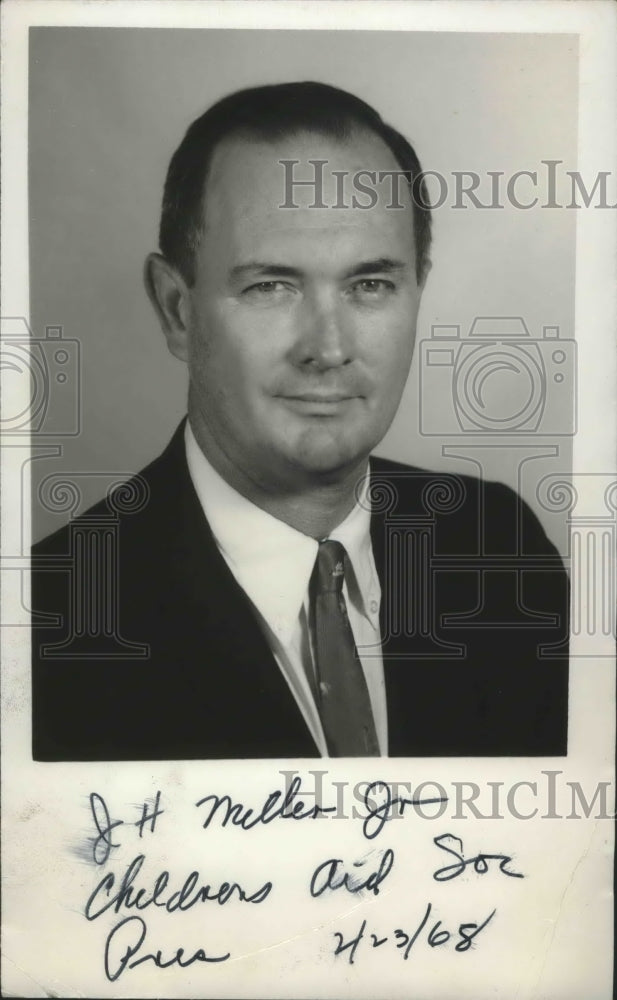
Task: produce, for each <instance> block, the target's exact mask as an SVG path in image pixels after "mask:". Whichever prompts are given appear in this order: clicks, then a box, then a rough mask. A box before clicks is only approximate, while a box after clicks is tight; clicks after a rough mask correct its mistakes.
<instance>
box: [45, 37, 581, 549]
mask: <svg viewBox="0 0 617 1000" xmlns="http://www.w3.org/2000/svg"><path fill="white" fill-rule="evenodd" d="M301 79H315V80H321V81H324V82H327V83H331V84H334V85H337V86H341V87H343V88H346V89H349V90H352V91H353V92H355V93H356V94H358V95H359V96H360V97H362V98H364V99H365V100H367V101H369V102H370V103H372V104H373V105H374V106H375V107H376V108H377V109H378V110H379V111H380V112H381V113H382V114H383V116H384V117H385V118H386V120H388V121H390V122H391V123H392V124H393V125H394V126H395V127H396V128H398V129H400V130H401V131H403V132H404V133H405V134H406V135H407V136H408V137H409V138H410V139H411V141H412V142H413V143H414V145H415V147H416V149H417V151H418V154H419V156H420V159H421V162H422V165H423V167H424V169H425V170H431V171H435V172H436V173H439V174H441V175H442V176H443V177H445V178H446V183H447V185H448V196H447V199H446V203H445V204H444V206H443V207H441V208H439V209H437V210H436V211H435V219H434V249H433V269H432V272H431V274H430V276H429V280H428V284H427V287H426V290H425V294H424V299H423V303H422V307H421V311H420V319H419V326H418V346H417V349H416V356H415V359H414V365H413V369H412V373H411V376H410V379H409V383H408V387H407V390H406V393H405V396H404V399H403V404H402V407H401V410H400V413H399V415H398V417H397V419H396V421H395V424H394V425H393V427H392V429H391V431H390V432H389V434H388V436H387V438H386V439H385V441H384V442H383V444H382V446H381V448H380V449H379V450H380V452H381V454H384V455H386V456H388V457H390V458H395V459H398V460H400V461H404V462H409V463H412V464H418V465H424V466H428V467H431V468H435V469H448V470H452V471H455V472H456V471H461V472H469V473H472V474H474V473H477V472H478V470H479V469H480V468H481V469H482V471H483V473H484V474H485V475H486V476H487V477H489V478H493V479H498V480H501V481H503V482H506V483H508V484H510V485H512V486H515V487H518V488H519V489H520V490H521V491H522V493H523V495H524V496H525V497H526V499H527V500H528V501H529V502H530V503H531V504H532V506H533V507H534V509H535V510H536V511H537V512H538V514H539V515H540V517H541V519H542V520H543V522H544V524H545V525H546V528H547V531H548V532H549V534H550V535H551V537H552V538H553V539H554V540H555V541H556V543H557V544H558V545H559V547H560V548H561V549H562V551H565V547H566V536H565V518H564V515H563V514H555V513H547V511H546V510H545V509H544V508H543V506H542V504H541V502H540V501H539V500H538V496H537V487H538V483H540V481H541V480H542V479H544V478H545V477H546V476H548V475H554V474H559V473H560V472H562V471H566V472H567V470H568V469H569V468H570V462H571V443H572V439H571V437H570V436H568V434H567V433H565V432H567V430H568V428H569V426H570V423H571V412H570V411H571V409H572V407H573V405H574V393H573V389H572V377H573V376H572V371H573V363H574V360H573V355H572V349H571V345H570V344H569V341H571V339H572V338H573V335H574V332H573V322H574V284H575V234H576V211H574V210H571V209H570V210H568V209H566V208H552V209H551V208H542V207H541V205H542V203H543V202H544V201H545V200H546V197H545V191H546V185H544V187H542V188H541V183H540V181H539V182H538V190H537V191H536V192H534V190H533V186H532V184H531V182H530V181H528V179H527V180H526V179H525V178H523V179H522V180H521V181H520V184H519V186H518V187H517V188H516V193H517V196H518V198H519V200H520V201H521V202H523V201H528V200H531V198H532V197H533V196H534V193H536V194H539V195H540V198H539V202H538V206H537V207H535V208H531V209H521V208H516V207H514V206H512V205H508V204H506V206H505V207H504V208H491V209H480V208H477V207H474V206H473V205H470V204H469V200H465V199H464V204H465V207H458V208H457V207H455V205H456V198H455V179H454V177H453V171H475V172H477V173H478V174H479V175H480V176H481V177H482V185H481V188H479V189H478V196H479V197H480V199H481V200H482V201H483V202H487V201H489V202H490V197H489V196H488V194H487V192H489V188H488V172H489V171H492V172H499V171H503V172H504V175H505V179H507V178H509V177H511V175H512V174H513V173H514V172H515V171H519V170H521V171H522V170H529V171H537V172H538V176H539V177H540V178H541V177H542V176H543V171H545V170H546V168H545V167H543V165H542V160H548V159H550V160H557V161H562V162H563V169H564V170H565V169H571V170H574V169H575V168H576V142H577V134H576V121H577V50H576V39H575V38H574V37H573V36H569V35H561V36H559V35H553V36H549V35H539V34H538V35H534V34H518V35H517V34H514V35H512V34H509V35H506V34H500V35H495V34H458V33H409V32H400V33H391V32H366V31H328V32H319V31H288V30H286V31H261V30H255V31H244V30H243V31H236V30H224V31H223V30H190V31H188V30H167V29H165V30H162V29H152V30H144V29H123V28H118V29H108V28H34V29H31V38H30V107H29V158H30V177H29V197H30V288H31V317H30V320H31V327H32V331H33V335H34V336H35V338H37V339H38V340H41V341H45V340H46V343H45V344H44V345H43V347H42V348H41V350H42V352H43V353H44V354H45V353H46V357H48V359H52V354H51V353H50V351H52V350H53V351H54V352H55V353H54V354H53V357H54V358H55V357H56V355H57V350H56V347H57V345H51V346H50V341H51V340H57V339H58V337H59V336H60V334H61V336H62V339H63V340H66V341H67V349H66V352H65V354H66V357H65V354H62V355H61V359H64V360H63V365H64V368H66V369H67V370H68V369H70V371H69V378H68V380H65V381H64V383H63V385H62V391H63V392H64V393H65V395H64V397H63V399H64V402H62V403H58V406H65V407H66V393H67V392H68V393H71V392H75V393H77V392H79V397H78V398H77V397H76V402H75V407H76V409H75V411H74V412H75V414H77V410H79V419H78V418H77V416H75V417H74V419H73V418H68V417H66V415H65V416H64V417H61V418H60V417H59V418H58V420H59V423H58V437H57V443H60V444H61V447H62V452H61V455H60V456H59V457H51V456H48V457H45V456H43V455H42V456H41V457H39V458H36V459H34V460H33V461H32V463H31V468H32V478H33V495H34V498H35V502H34V520H33V534H34V537H35V538H40V537H42V536H44V535H46V534H47V533H49V532H50V531H52V530H54V529H55V528H56V527H59V526H60V525H61V524H62V523H64V521H66V520H67V518H68V516H69V514H68V510H67V505H66V504H65V505H64V507H63V505H62V504H59V505H58V504H56V505H55V509H54V510H50V509H49V507H54V504H53V503H49V501H48V500H46V502H45V503H44V504H43V503H40V502H39V500H38V499H37V496H38V490H39V487H40V484H41V483H42V482H43V481H45V480H47V486H46V488H47V490H48V493H49V486H50V481H49V476H50V475H53V476H54V478H55V480H56V481H58V480H59V479H61V478H62V477H63V476H64V478H65V479H66V478H69V479H70V478H71V474H73V477H74V481H76V482H78V484H79V489H80V490H81V493H82V502H81V506H80V510H84V509H85V507H86V506H87V505H89V504H90V503H92V502H94V501H95V500H97V499H98V498H99V497H100V496H101V495H103V494H104V492H105V489H106V487H107V485H108V483H109V482H110V481H111V480H112V479H113V478H114V476H115V475H116V474H117V477H122V476H125V475H128V474H130V473H132V472H135V471H138V470H139V469H140V468H141V467H143V465H145V464H146V463H147V462H148V461H149V460H151V459H152V458H154V457H155V456H156V455H157V454H158V453H159V452H160V451H161V450H162V448H163V446H164V445H165V444H166V443H167V441H168V439H169V438H170V436H171V434H172V432H173V430H174V428H175V426H176V424H177V423H178V421H179V420H180V419H181V417H182V415H183V413H184V408H185V407H184V400H185V387H186V373H185V369H184V366H183V365H181V364H180V363H179V362H177V361H176V360H175V359H173V358H172V357H171V356H170V355H169V354H168V353H167V350H166V347H165V344H164V342H163V337H162V334H161V333H160V331H159V328H158V324H157V322H156V320H155V317H154V314H153V313H152V311H151V308H150V305H149V303H148V301H147V299H146V296H145V293H144V291H143V288H142V277H141V275H142V265H143V259H144V257H145V254H146V253H147V252H148V251H149V250H151V249H156V245H157V223H158V215H159V208H160V200H161V192H162V186H163V181H164V177H165V171H166V167H167V164H168V161H169V158H170V155H171V153H172V152H173V150H174V148H175V147H176V145H177V143H178V142H179V140H180V138H181V136H182V135H183V133H184V131H185V129H186V127H187V126H188V124H189V123H190V122H191V121H192V120H193V118H195V117H196V116H197V115H199V114H200V113H201V112H202V111H203V110H204V109H205V108H206V107H207V106H208V105H209V104H211V103H212V102H213V101H215V100H217V99H218V98H220V97H222V96H223V95H225V94H227V93H229V92H231V91H233V90H236V89H239V88H241V87H246V86H251V85H257V84H263V83H274V82H279V81H283V80H301ZM433 180H434V179H433ZM526 185H527V186H526ZM559 185H561V180H559ZM540 188H541V190H540ZM431 190H432V192H433V194H434V195H437V194H439V193H440V188H439V187H435V184H434V183H433V185H432V187H431ZM567 190H568V191H569V187H568V188H567ZM504 200H505V199H504V197H503V195H502V197H501V201H502V202H503V201H504ZM558 200H559V194H558ZM567 200H568V198H567V196H566V195H564V201H567ZM562 203H563V202H562ZM478 316H479V317H520V318H522V319H523V321H524V323H525V324H526V326H527V329H528V331H529V342H530V344H531V345H532V349H531V353H532V355H533V357H532V361H531V362H530V363H527V362H525V359H524V358H523V366H522V368H521V366H520V365H519V366H518V370H517V363H516V357H517V356H516V352H517V351H519V357H522V355H520V350H521V348H520V345H519V347H516V345H515V346H514V348H512V346H510V347H509V348H506V364H505V365H503V364H502V365H501V368H502V371H501V375H500V378H501V382H497V383H496V382H495V380H494V377H493V376H490V377H488V378H486V379H483V378H482V377H480V376H481V373H478V372H476V375H478V374H479V377H478V378H475V379H474V377H473V374H474V373H473V372H470V371H469V370H467V372H466V376H465V377H466V379H467V381H466V382H465V381H464V379H463V381H461V382H460V384H456V385H455V384H454V383H455V381H456V378H457V377H458V375H457V373H456V366H457V365H459V367H460V366H461V365H463V362H464V361H466V357H465V355H464V352H465V351H469V347H467V346H465V345H466V344H468V343H469V340H468V339H466V338H468V337H469V332H470V328H471V326H472V323H473V321H474V319H475V318H476V317H478ZM492 322H493V321H492V320H491V321H490V322H489V323H488V325H487V323H486V322H483V323H481V324H480V326H479V327H478V326H476V332H479V333H483V334H484V336H485V337H486V335H487V332H488V334H489V335H490V334H491V329H490V328H491V323H492ZM517 324H518V321H516V322H514V324H513V321H512V320H509V321H508V323H506V324H505V326H504V324H503V322H501V321H500V322H498V323H495V324H494V334H493V338H494V339H493V343H494V344H495V343H497V345H499V343H500V342H501V341H500V338H501V337H502V335H503V336H504V343H505V341H506V340H507V337H508V336H509V337H510V338H512V335H513V332H514V340H515V341H516V338H517V336H518V335H517V333H516V329H514V331H513V329H512V328H513V325H514V327H516V328H517V329H518V328H520V324H518V325H517ZM448 327H454V328H456V327H459V328H460V337H459V338H458V339H460V341H461V342H460V343H458V339H457V336H456V329H448ZM506 327H508V331H506ZM545 327H548V328H550V329H549V330H548V332H547V331H544V328H545ZM49 328H51V329H49ZM435 328H437V329H435ZM556 328H558V330H557V332H558V334H559V338H560V339H562V340H564V342H565V350H564V351H563V352H562V353H563V355H564V358H561V362H560V363H561V364H562V370H565V369H567V370H565V376H563V377H561V381H560V383H559V382H558V381H557V380H556V379H555V378H554V367H555V366H554V361H553V359H554V357H555V350H554V348H555V345H554V343H553V342H552V340H554V338H555V336H556V335H557V333H556ZM46 331H47V333H46ZM504 331H506V332H505V333H504ZM422 340H424V341H435V342H437V341H439V344H437V346H438V347H439V348H440V350H439V351H438V352H437V354H435V352H434V351H433V352H432V351H431V349H430V347H431V345H430V344H428V345H427V344H425V345H424V346H422V343H421V341H422ZM519 340H520V337H519ZM509 343H510V344H511V340H510V342H509ZM493 350H497V351H498V353H499V346H497V348H495V347H493ZM508 351H509V356H510V358H511V359H513V361H514V363H513V365H508V363H507V356H508ZM461 352H462V353H461ZM534 352H535V354H534ZM528 353H529V352H528ZM560 357H561V355H560ZM534 359H535V360H534ZM564 359H565V360H564ZM501 360H502V361H503V356H502V358H501ZM50 364H51V366H52V377H50V393H51V394H52V395H53V392H54V391H55V390H56V389H57V388H58V387H57V386H56V385H55V384H54V378H53V372H54V371H55V369H54V368H53V366H54V365H55V364H56V362H55V361H53V360H50ZM530 364H531V367H532V368H533V366H534V364H535V368H534V371H535V372H536V374H537V372H538V371H541V372H542V373H543V377H544V379H545V383H544V385H543V386H541V387H540V391H541V392H543V393H545V394H546V399H545V400H544V402H543V404H542V406H543V413H542V419H541V420H540V421H539V422H538V421H536V423H535V424H534V420H533V419H530V420H527V421H526V422H525V420H524V419H523V417H522V418H521V420H519V422H518V423H517V421H516V420H514V421H512V420H510V422H509V424H507V426H508V427H509V429H510V430H509V434H508V435H506V437H505V438H504V437H499V438H495V436H494V434H493V433H492V432H491V431H490V428H491V427H492V426H493V425H491V424H490V421H489V424H488V425H487V427H483V426H482V421H481V419H480V421H479V422H477V421H476V422H475V423H474V419H473V418H474V414H473V412H471V411H470V409H469V407H471V408H472V409H473V406H474V405H475V404H474V399H475V403H477V404H478V406H479V407H481V406H482V405H485V404H486V405H487V406H488V407H489V409H490V406H496V407H497V411H496V412H497V416H498V417H499V414H501V416H502V417H503V414H504V413H507V412H510V411H511V412H512V413H514V412H516V406H517V399H519V396H520V400H519V402H521V406H522V408H523V409H524V406H525V405H527V404H528V403H529V399H527V397H526V396H525V393H526V392H527V389H526V388H525V386H526V385H527V384H528V383H529V378H530V375H529V368H530ZM525 365H526V366H527V367H526V368H525ZM564 366H565V369H564ZM463 367H464V365H463ZM480 367H482V366H480ZM467 368H468V369H469V365H467ZM420 374H421V375H422V385H420V378H419V376H420ZM459 374H461V373H460V372H459ZM485 374H486V372H485ZM463 375H465V372H463V373H462V374H461V379H462V378H463ZM491 378H493V381H492V382H491ZM525 379H527V381H525ZM496 385H497V386H498V390H496V389H495V386H496ZM483 386H484V390H485V391H486V393H487V394H488V395H487V398H486V399H484V398H483V397H482V392H483V391H484V390H483V388H482V387H483ZM491 387H492V388H491ZM536 388H537V387H536ZM422 390H423V391H422ZM58 391H59V390H58ZM496 391H497V396H499V397H500V398H499V399H492V400H491V398H490V394H491V392H492V393H493V394H494V393H495V392H496ZM530 391H531V390H530ZM461 392H462V393H467V397H466V398H465V399H463V398H462V397H461V398H459V400H458V401H459V403H461V404H462V410H461V409H458V410H457V409H456V407H455V404H454V399H455V396H456V394H457V393H458V394H459V395H460V393H461ZM476 392H477V393H479V394H480V395H479V396H477V398H476V397H474V393H476ZM508 394H510V395H511V406H510V411H508V406H507V405H506V406H505V409H504V399H506V400H507V399H508ZM517 394H518V395H517ZM49 405H50V407H53V406H54V405H56V403H55V401H54V399H50V402H49ZM534 405H535V404H534ZM500 407H501V409H499V408H500ZM69 409H70V407H69ZM421 410H422V412H421ZM487 412H488V411H487ZM521 412H522V410H521ZM63 420H64V422H65V424H66V422H67V420H68V424H70V422H71V420H73V423H74V424H75V426H73V427H71V426H69V425H68V424H67V426H64V427H63V426H62V422H63ZM506 423H507V421H506ZM499 426H501V425H499ZM487 429H488V431H489V432H488V433H486V431H487ZM53 440H54V439H53V437H51V438H49V437H48V438H46V439H45V442H46V444H49V443H50V441H53ZM58 495H59V494H57V493H56V499H57V496H58Z"/></svg>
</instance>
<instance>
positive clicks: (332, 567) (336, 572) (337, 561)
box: [317, 538, 347, 594]
mask: <svg viewBox="0 0 617 1000" xmlns="http://www.w3.org/2000/svg"><path fill="white" fill-rule="evenodd" d="M346 559H347V553H346V552H345V547H344V545H341V543H340V542H335V541H334V540H333V539H331V538H328V539H326V541H325V542H320V543H319V551H318V552H317V591H318V593H320V594H325V593H336V594H340V593H342V591H343V581H344V579H345V561H346Z"/></svg>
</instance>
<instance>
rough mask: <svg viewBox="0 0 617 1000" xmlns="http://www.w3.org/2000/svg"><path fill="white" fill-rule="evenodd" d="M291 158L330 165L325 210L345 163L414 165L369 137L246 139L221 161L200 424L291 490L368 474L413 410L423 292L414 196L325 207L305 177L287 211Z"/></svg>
mask: <svg viewBox="0 0 617 1000" xmlns="http://www.w3.org/2000/svg"><path fill="white" fill-rule="evenodd" d="M285 159H288V160H289V159H294V160H299V161H300V162H299V164H298V165H297V166H295V167H294V179H296V178H302V179H305V178H307V177H308V178H312V177H313V168H312V167H311V166H310V164H309V163H308V161H309V160H311V159H321V160H327V164H326V166H325V168H324V174H323V178H324V187H323V199H324V202H325V204H327V205H333V204H335V203H336V201H337V194H336V190H335V177H334V175H333V173H332V172H333V171H341V170H342V171H347V176H348V178H351V176H352V175H353V174H355V173H356V172H357V171H359V170H367V169H368V170H397V169H400V168H399V166H398V164H397V162H396V160H395V159H394V157H393V155H392V154H391V153H390V151H389V150H388V148H387V147H386V146H385V144H384V143H382V142H381V140H380V139H378V138H377V137H376V136H374V135H372V134H370V133H363V132H360V133H356V134H355V135H354V136H352V137H351V138H350V139H349V140H348V141H343V142H338V141H336V140H333V139H330V138H325V137H323V136H319V135H315V134H309V133H301V134H300V135H296V136H291V137H287V138H283V139H280V140H277V141H276V142H261V141H260V142H255V141H248V140H246V139H243V138H239V137H238V138H234V139H230V140H227V141H226V142H224V143H223V144H221V146H220V147H219V148H218V149H217V150H216V153H215V155H214V158H213V162H212V166H211V170H210V174H209V177H208V180H207V184H206V199H205V201H206V207H205V231H204V235H203V237H202V240H201V246H200V247H199V249H198V251H197V252H196V260H195V264H196V269H195V282H194V285H193V287H192V288H191V289H190V293H189V296H190V297H189V318H188V324H187V325H188V329H189V373H190V393H189V413H190V417H191V423H192V425H193V427H194V429H195V432H196V435H197V438H198V440H199V441H200V444H201V446H202V448H204V450H205V452H206V455H208V457H210V458H211V460H213V459H214V464H215V465H218V466H219V468H220V467H221V461H222V464H223V466H225V467H227V468H233V469H235V470H237V471H238V472H239V473H240V474H241V475H242V476H248V477H249V478H250V479H251V480H252V481H253V482H255V483H257V484H259V486H260V487H261V488H262V489H264V488H265V489H266V490H273V491H275V490H278V491H291V492H293V491H294V490H296V489H301V488H303V487H307V486H310V485H317V484H318V483H319V482H323V481H330V482H331V481H335V480H336V479H337V478H341V479H342V478H343V477H345V476H348V475H349V474H350V473H352V472H353V471H355V470H356V469H358V470H363V468H364V464H365V461H366V458H367V456H368V454H369V453H370V451H371V450H372V448H373V447H374V446H375V445H376V444H377V443H378V442H379V441H380V440H381V439H382V437H383V436H384V434H385V433H386V431H387V429H388V427H389V426H390V423H391V421H392V419H393V417H394V415H395V413H396V410H397V408H398V405H399V401H400V397H401V393H402V391H403V388H404V385H405V381H406V379H407V375H408V372H409V366H410V363H411V358H412V352H413V346H414V338H415V326H416V316H417V311H418V305H419V300H420V289H419V287H418V283H417V281H416V265H415V250H414V238H413V216H412V207H411V201H410V200H409V199H408V195H407V193H406V192H401V195H400V201H401V203H404V205H405V207H404V208H398V209H397V208H392V207H391V208H387V207H386V206H387V205H388V204H389V203H391V198H390V189H389V187H388V185H387V184H382V185H379V186H378V187H377V192H378V201H377V204H376V205H375V207H373V208H370V209H363V208H361V207H355V208H353V207H346V208H340V209H336V208H325V209H316V208H311V207H309V206H310V205H311V204H312V203H313V202H314V201H315V192H314V189H312V188H309V187H299V186H296V187H295V188H294V191H293V199H292V200H293V201H294V202H295V203H296V205H298V207H297V208H281V207H279V206H280V205H281V204H282V203H283V202H284V201H285V199H286V190H285V172H284V168H283V166H281V164H280V163H279V161H280V160H285ZM339 183H340V181H339ZM365 183H366V180H365ZM351 197H352V188H351V187H350V186H349V183H347V184H346V194H345V199H344V200H345V203H346V204H347V205H348V206H350V204H351ZM339 200H340V199H339ZM360 201H361V203H362V204H366V203H367V201H368V198H367V197H366V196H363V197H361V198H360ZM217 456H218V459H219V461H218V462H217V461H216V458H217ZM229 463H231V465H230V464H229Z"/></svg>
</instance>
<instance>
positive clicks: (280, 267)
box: [229, 257, 409, 278]
mask: <svg viewBox="0 0 617 1000" xmlns="http://www.w3.org/2000/svg"><path fill="white" fill-rule="evenodd" d="M408 266H409V265H408V263H407V261H404V260H395V259H393V258H392V257H375V259H374V260H363V261H361V262H360V263H358V264H354V265H353V266H352V267H350V268H349V269H348V270H347V271H345V273H344V275H343V277H344V278H359V277H362V276H364V275H367V274H392V273H393V272H395V271H403V270H404V269H405V268H406V267H408ZM229 274H230V277H231V278H245V277H246V276H247V275H249V274H250V275H253V276H257V277H259V276H263V275H279V276H280V277H282V278H300V277H301V276H302V271H301V270H300V269H299V268H297V267H290V266H289V264H277V263H276V262H274V261H272V262H265V261H258V260H252V261H247V263H246V264H237V265H236V266H235V267H232V269H231V271H230V272H229Z"/></svg>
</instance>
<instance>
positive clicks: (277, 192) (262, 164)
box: [204, 130, 411, 230]
mask: <svg viewBox="0 0 617 1000" xmlns="http://www.w3.org/2000/svg"><path fill="white" fill-rule="evenodd" d="M401 175H402V170H401V167H400V165H399V164H398V162H397V160H396V158H395V156H394V154H393V153H392V151H391V150H390V149H389V148H388V147H387V146H386V144H385V143H384V142H383V141H382V140H381V139H380V138H379V136H377V135H374V134H373V133H371V132H368V131H366V130H354V131H351V132H350V134H349V135H348V136H346V137H342V138H340V139H339V138H336V137H333V136H329V135H323V134H321V133H316V132H306V131H301V132H297V133H293V134H290V135H284V136H281V137H277V138H276V139H273V140H268V139H263V138H261V137H254V136H247V135H237V136H231V137H229V138H227V139H225V140H224V141H223V142H221V143H220V145H219V146H218V147H217V149H216V150H215V153H214V156H213V159H212V162H211V166H210V170H209V174H208V178H207V181H206V189H205V199H204V202H205V222H206V230H210V229H212V228H214V229H216V230H219V229H220V228H221V227H224V226H226V225H232V226H241V227H245V226H249V227H250V226H253V225H257V224H259V223H260V222H261V223H264V224H267V225H268V227H273V228H274V229H291V230H293V229H294V228H296V227H300V228H305V229H306V228H315V229H319V228H327V229H328V228H331V227H332V226H337V227H341V228H347V227H351V228H354V227H357V226H366V224H367V223H369V222H370V224H371V226H375V225H376V226H377V227H379V228H389V227H390V226H392V225H394V228H398V225H400V224H402V225H404V226H405V228H407V227H408V226H409V224H410V223H409V214H410V213H411V199H410V196H409V192H408V190H407V186H406V184H404V183H400V181H401ZM367 186H368V192H367ZM367 206H370V207H369V208H368V209H367ZM307 212H310V215H309V214H307ZM392 214H394V216H397V217H398V218H391V216H392ZM401 216H404V218H401ZM369 217H370V218H369ZM397 224H398V225H397Z"/></svg>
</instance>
